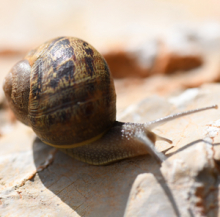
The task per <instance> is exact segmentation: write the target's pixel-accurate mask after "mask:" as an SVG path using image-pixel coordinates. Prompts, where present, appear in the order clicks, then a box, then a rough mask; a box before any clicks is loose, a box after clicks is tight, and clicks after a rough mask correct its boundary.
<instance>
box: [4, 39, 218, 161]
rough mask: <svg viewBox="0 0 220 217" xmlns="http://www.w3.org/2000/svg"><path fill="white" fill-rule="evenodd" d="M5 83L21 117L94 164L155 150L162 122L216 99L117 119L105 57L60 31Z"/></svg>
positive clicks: (43, 135)
mask: <svg viewBox="0 0 220 217" xmlns="http://www.w3.org/2000/svg"><path fill="white" fill-rule="evenodd" d="M3 89H4V92H5V95H6V98H7V100H8V103H9V106H10V108H11V109H12V110H13V112H14V114H15V116H16V117H17V119H18V120H19V121H21V122H22V123H24V124H25V125H28V126H30V127H31V128H32V129H33V131H34V132H35V133H36V135H37V136H38V137H39V138H40V139H41V140H42V141H43V142H44V143H46V144H48V145H51V146H53V147H55V148H58V149H60V150H61V151H63V152H65V153H66V154H68V155H70V156H72V157H73V158H75V159H78V160H80V161H83V162H87V163H89V164H93V165H104V164H108V163H111V162H114V161H118V160H121V159H125V158H130V157H135V156H139V155H146V154H148V153H150V154H152V155H155V156H156V158H157V159H159V160H160V161H163V160H164V157H163V155H162V153H159V152H158V151H156V149H155V148H154V143H155V141H156V140H157V139H163V140H165V141H167V142H170V143H171V141H170V140H169V139H166V138H162V137H160V136H158V135H156V134H155V133H153V132H152V131H151V129H152V128H153V127H155V126H157V125H159V124H161V123H164V122H166V121H169V120H172V119H174V118H177V117H180V116H183V115H188V114H191V113H195V112H198V111H202V110H206V109H211V108H217V106H216V105H214V106H209V107H206V108H201V109H196V110H191V111H188V112H183V113H178V114H175V115H170V116H167V117H165V118H160V119H158V120H155V121H152V122H149V123H143V124H137V123H123V122H119V121H116V94H115V87H114V82H113V78H112V76H111V73H110V70H109V68H108V65H107V63H106V61H105V59H104V58H103V57H102V56H101V54H99V52H98V51H97V50H96V49H95V48H93V47H92V46H91V45H90V44H88V43H87V42H85V41H83V40H81V39H78V38H74V37H59V38H55V39H53V40H50V41H48V42H46V43H44V44H42V45H41V46H39V47H38V48H36V49H34V50H31V51H30V52H29V53H28V54H27V55H26V56H25V57H24V59H23V60H21V61H20V62H18V63H17V64H16V65H15V66H14V67H13V68H12V69H11V71H10V72H9V73H8V75H7V76H6V78H5V81H4V85H3Z"/></svg>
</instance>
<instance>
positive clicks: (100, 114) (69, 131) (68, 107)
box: [3, 37, 116, 147]
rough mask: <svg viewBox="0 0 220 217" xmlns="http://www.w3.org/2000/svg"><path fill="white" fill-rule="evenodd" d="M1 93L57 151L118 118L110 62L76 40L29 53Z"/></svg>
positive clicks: (52, 43)
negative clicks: (59, 147) (108, 64)
mask: <svg viewBox="0 0 220 217" xmlns="http://www.w3.org/2000/svg"><path fill="white" fill-rule="evenodd" d="M3 88H4V91H5V94H6V97H7V99H8V101H9V104H10V107H11V108H12V110H13V111H14V113H15V115H16V117H17V118H18V119H19V120H20V121H22V122H23V123H24V124H26V125H29V126H31V127H32V129H33V130H34V131H35V133H36V134H37V135H38V137H39V138H40V139H41V140H43V141H44V142H46V143H48V144H52V145H55V146H56V145H58V146H62V145H73V147H74V144H76V146H78V145H77V144H79V143H82V142H83V141H86V140H90V139H92V138H94V137H97V136H99V135H101V134H102V133H104V132H105V131H106V130H108V129H109V128H110V127H111V126H112V125H113V123H114V122H115V119H116V94H115V88H114V83H113V80H112V77H111V74H110V71H109V68H108V66H107V63H106V61H105V60H104V58H103V57H102V56H101V55H100V54H99V53H98V51H96V50H95V49H94V48H93V47H92V46H91V45H89V44H88V43H87V42H85V41H83V40H80V39H78V38H72V37H60V38H56V39H54V40H51V41H48V42H46V43H44V44H43V45H41V46H39V47H38V48H36V49H34V50H32V51H30V52H29V53H28V54H27V56H26V57H25V58H24V60H22V61H20V62H18V63H17V64H16V65H15V66H14V67H13V68H12V70H11V71H10V72H9V74H8V75H7V77H6V78H5V83H4V87H3Z"/></svg>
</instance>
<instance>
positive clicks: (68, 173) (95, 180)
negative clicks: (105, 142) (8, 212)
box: [33, 138, 179, 217]
mask: <svg viewBox="0 0 220 217" xmlns="http://www.w3.org/2000/svg"><path fill="white" fill-rule="evenodd" d="M51 150H53V148H51V147H49V146H48V145H45V144H44V143H43V142H41V141H40V140H39V139H38V138H36V139H35V141H34V143H33V156H34V162H35V166H36V168H38V167H39V166H40V165H42V164H43V163H44V162H45V160H46V159H47V157H48V155H49V153H50V151H51ZM141 173H152V174H153V175H154V176H155V177H156V179H157V180H158V183H160V185H161V186H162V189H163V190H164V192H165V194H166V195H167V197H168V199H169V201H170V203H171V205H172V207H173V209H174V211H175V213H176V215H177V216H178V215H179V210H178V207H177V204H176V202H175V199H174V197H173V195H172V192H171V190H170V189H169V187H168V185H167V184H166V181H165V178H164V177H163V175H162V173H161V171H160V165H159V164H158V163H157V162H156V161H155V160H154V159H153V158H152V157H150V156H142V157H138V158H132V159H127V160H123V161H120V162H117V163H113V164H110V165H107V166H93V165H88V164H86V163H82V162H79V161H77V160H74V159H72V158H70V157H69V156H67V155H65V154H64V153H62V152H59V151H58V152H57V153H56V155H55V158H54V161H53V163H52V164H51V165H49V166H48V167H47V168H45V169H44V170H42V171H41V172H38V176H39V178H40V180H41V182H42V183H43V185H44V186H45V187H46V188H47V189H49V190H50V191H52V192H53V193H54V194H55V195H56V196H57V197H59V198H60V199H61V200H62V201H63V202H64V203H66V204H67V205H68V206H69V207H71V208H72V209H73V210H74V211H75V212H77V213H78V214H79V215H80V216H86V217H88V216H96V217H99V216H105V217H107V216H115V217H117V216H118V217H121V216H123V214H124V211H125V208H126V203H127V200H128V197H129V193H130V190H131V187H132V184H133V183H134V180H135V179H136V177H137V176H138V175H139V174H141ZM155 203H157V201H155Z"/></svg>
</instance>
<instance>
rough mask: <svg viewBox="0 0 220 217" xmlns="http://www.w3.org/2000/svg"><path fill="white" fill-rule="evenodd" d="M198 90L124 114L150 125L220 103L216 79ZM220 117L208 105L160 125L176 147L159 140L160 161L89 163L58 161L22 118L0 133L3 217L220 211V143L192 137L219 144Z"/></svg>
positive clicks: (0, 209) (142, 104)
mask: <svg viewBox="0 0 220 217" xmlns="http://www.w3.org/2000/svg"><path fill="white" fill-rule="evenodd" d="M192 91H193V92H191V90H188V93H187V92H186V93H184V94H185V95H186V94H188V96H189V97H188V98H187V97H183V94H182V95H181V97H180V99H181V103H180V100H179V99H178V97H177V96H176V97H175V98H174V97H172V98H167V99H166V98H162V97H158V96H157V97H153V96H151V97H150V98H147V99H145V100H143V101H142V102H140V103H138V104H136V105H133V107H131V108H130V110H128V111H126V112H122V113H121V114H119V115H118V116H119V117H120V120H126V121H136V122H145V121H150V120H152V119H157V118H160V117H163V116H166V115H168V114H171V113H174V112H178V111H183V110H184V111H185V110H188V109H192V108H199V107H202V106H207V105H212V104H220V101H219V99H220V85H218V84H210V85H205V86H203V87H202V88H199V89H197V91H195V89H193V90H192ZM128 93H129V90H128ZM124 94H125V93H124ZM123 97H124V95H123V94H122V95H120V94H119V95H118V100H120V99H121V98H123ZM157 111H158V112H157ZM219 116H220V110H209V111H204V112H200V113H197V114H193V115H189V116H185V117H182V118H179V119H176V120H173V121H172V122H168V123H166V124H164V125H162V126H160V127H157V128H155V129H154V132H155V133H157V134H159V135H161V136H164V137H167V138H169V139H172V140H173V145H174V147H173V148H171V146H170V145H169V144H167V143H165V142H162V141H158V142H156V148H157V149H158V150H159V151H165V153H166V156H167V158H168V159H167V160H166V161H165V162H164V163H163V164H162V165H160V164H158V163H157V162H156V161H155V159H154V158H153V157H151V156H150V155H148V156H142V157H137V158H131V159H127V160H123V161H120V162H117V163H114V164H110V165H107V166H91V165H88V164H86V163H82V162H79V161H77V160H74V159H71V158H70V157H68V156H66V155H65V154H63V153H61V152H57V153H56V154H55V156H54V157H52V158H53V161H52V160H51V156H53V155H54V153H51V151H53V150H54V149H53V148H51V147H49V146H47V145H45V144H44V143H42V142H41V141H40V140H39V139H36V137H35V135H34V133H33V132H32V130H31V129H29V128H27V127H26V126H24V125H22V124H20V123H18V122H16V123H15V124H12V129H11V130H10V131H5V132H4V134H3V135H2V137H1V138H0V148H1V149H0V150H1V152H0V156H1V157H0V171H1V172H0V189H1V190H0V204H1V206H0V213H1V216H37V215H42V216H43V215H47V216H87V217H88V216H116V217H117V216H123V215H125V216H146V215H148V216H178V215H181V216H192V215H194V216H204V215H206V216H217V215H218V212H219V207H218V203H219V201H218V192H219V187H218V186H219V168H218V167H219V166H218V165H219V163H218V162H219V160H220V155H219V153H220V151H219V148H220V146H218V145H214V146H213V145H210V144H209V143H204V142H200V143H196V144H193V143H192V142H194V141H196V140H198V139H206V140H207V141H209V142H210V141H211V142H213V143H214V144H216V143H218V142H219V141H220V138H219ZM5 117H7V116H5ZM0 118H1V117H0ZM3 127H4V125H1V126H0V130H2V128H3ZM170 148H171V149H170ZM45 162H46V163H45ZM41 165H44V166H41Z"/></svg>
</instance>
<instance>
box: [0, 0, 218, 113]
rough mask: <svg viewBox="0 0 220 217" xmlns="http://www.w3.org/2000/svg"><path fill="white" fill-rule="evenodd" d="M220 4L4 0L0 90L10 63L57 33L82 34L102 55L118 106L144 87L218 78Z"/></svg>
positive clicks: (151, 89)
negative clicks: (109, 70)
mask: <svg viewBox="0 0 220 217" xmlns="http://www.w3.org/2000/svg"><path fill="white" fill-rule="evenodd" d="M219 9H220V2H219V1H218V0H178V1H174V0H154V1H151V0H135V1H134V0H120V1H118V0H102V1H101V0H93V1H89V0H74V1H73V0H65V1H60V0H46V1H45V0H38V1H28V0H16V1H15V0H9V1H3V0H1V7H0V72H1V73H0V86H1V87H0V98H1V100H3V99H4V96H3V93H2V83H3V78H4V76H5V74H6V73H7V72H8V71H9V70H10V68H11V67H12V66H13V64H15V63H16V62H17V61H19V60H20V59H21V58H22V57H23V56H24V55H25V54H26V52H28V51H29V50H30V49H32V48H34V47H36V46H38V45H40V44H41V43H43V42H45V41H47V40H49V39H52V38H55V37H57V36H74V37H79V38H82V39H84V40H85V41H87V42H89V43H90V44H92V45H93V46H94V47H95V48H96V49H97V50H98V51H99V52H101V53H102V54H103V55H104V57H105V59H106V60H107V62H108V64H109V66H110V69H111V72H112V74H113V76H114V78H115V84H116V91H117V95H118V104H117V108H118V110H119V111H121V110H123V109H125V108H126V107H127V106H128V105H130V104H132V103H135V102H137V101H140V100H141V99H142V98H144V97H146V96H147V95H151V94H159V95H162V96H168V95H170V94H174V95H175V94H177V93H179V92H180V91H182V90H184V89H186V88H189V87H190V88H192V87H198V86H200V85H202V84H204V83H207V82H218V81H219V80H220V13H219ZM131 90H132V91H131ZM119 99H120V100H119Z"/></svg>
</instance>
